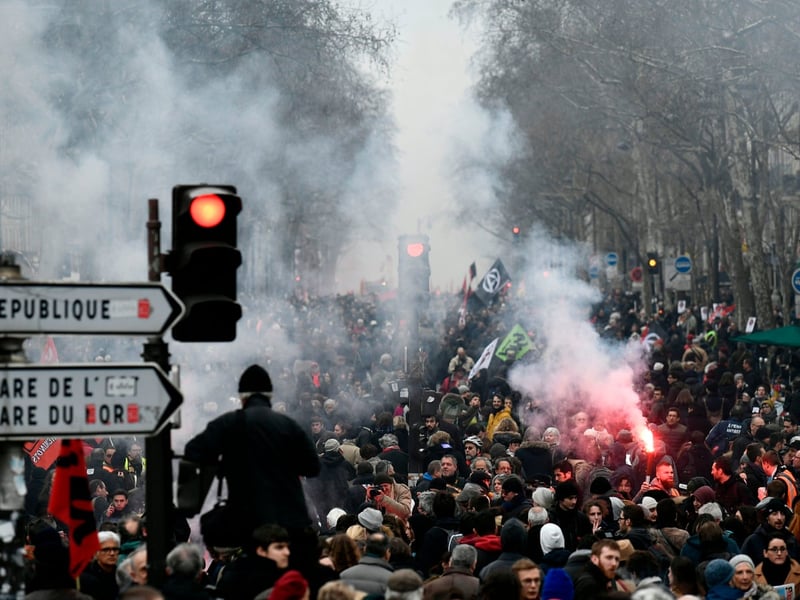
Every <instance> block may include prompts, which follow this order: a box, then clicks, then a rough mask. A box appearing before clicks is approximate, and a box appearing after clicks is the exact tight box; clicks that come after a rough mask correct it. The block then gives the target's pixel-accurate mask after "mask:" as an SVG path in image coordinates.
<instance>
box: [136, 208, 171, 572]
mask: <svg viewBox="0 0 800 600" xmlns="http://www.w3.org/2000/svg"><path fill="white" fill-rule="evenodd" d="M161 264H162V258H161V221H159V218H158V200H156V199H150V200H148V221H147V279H148V281H160V280H161ZM142 358H144V360H145V361H146V362H154V363H156V364H158V366H160V367H161V368H162V369H163V371H164V372H165V373H169V372H170V364H169V348H168V346H167V344H166V343H165V342H164V340H163V338H162V337H161V336H158V337H152V338H149V339H148V341H147V343H146V344H145V345H144V350H143V352H142ZM145 456H147V483H146V487H145V506H146V510H147V513H146V514H147V522H146V526H147V562H148V574H147V579H148V584H149V585H152V586H154V587H160V586H161V584H162V583H163V581H164V578H165V576H166V572H165V569H166V564H167V553H168V552H169V550H170V547H169V543H170V539H169V533H171V532H172V531H173V530H174V524H173V523H172V522H170V519H169V515H170V514H172V513H173V506H172V440H171V433H170V424H169V423H167V424H166V425H165V426H164V427H163V428H162V429H161V431H160V432H158V433H157V434H156V435H152V436H148V437H147V438H145Z"/></svg>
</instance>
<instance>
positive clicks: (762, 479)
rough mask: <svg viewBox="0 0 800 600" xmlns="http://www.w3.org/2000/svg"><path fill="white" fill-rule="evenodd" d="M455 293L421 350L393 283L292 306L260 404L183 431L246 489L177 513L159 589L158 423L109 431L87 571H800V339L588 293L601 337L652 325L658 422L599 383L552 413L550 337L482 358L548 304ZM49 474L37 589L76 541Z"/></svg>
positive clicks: (745, 587)
mask: <svg viewBox="0 0 800 600" xmlns="http://www.w3.org/2000/svg"><path fill="white" fill-rule="evenodd" d="M449 300H450V299H446V298H438V299H437V298H435V299H434V300H433V301H432V305H431V307H430V314H432V315H436V318H430V319H427V318H424V317H423V318H422V320H421V323H420V325H421V329H420V339H421V343H420V345H421V349H420V352H419V353H414V354H413V356H411V357H410V358H409V357H408V355H407V354H403V353H402V351H401V350H400V349H398V347H397V342H398V339H400V338H402V337H403V332H402V331H398V330H397V329H396V328H395V326H394V325H393V324H392V322H391V320H390V318H389V315H390V314H391V310H390V309H388V308H387V307H386V306H384V305H382V304H381V303H377V302H374V301H363V300H359V299H357V298H355V297H353V296H343V297H339V298H336V299H335V300H329V301H322V300H319V299H318V300H314V301H304V302H299V301H296V302H295V305H294V306H293V307H291V309H287V310H286V311H282V312H279V313H278V312H276V313H273V315H272V317H274V319H273V323H274V326H275V327H279V328H283V331H284V332H285V335H286V337H287V339H289V340H291V341H292V343H293V344H294V346H293V347H294V350H293V352H292V353H291V354H288V355H287V356H281V357H278V356H276V355H270V356H269V357H268V359H267V360H265V362H264V366H266V367H267V369H264V368H262V366H259V365H252V366H250V367H248V368H247V369H246V370H245V371H244V372H243V373H242V374H241V377H240V378H239V382H238V391H239V399H240V401H241V406H242V409H241V410H235V411H229V412H224V413H223V414H220V415H217V416H214V417H212V418H209V420H208V422H207V423H205V424H204V428H203V431H202V432H200V433H198V434H197V435H195V436H194V437H192V439H191V440H189V441H188V442H187V443H186V447H185V451H184V458H185V459H186V460H189V461H192V462H195V463H197V464H200V465H206V466H209V467H210V466H218V467H219V469H220V476H221V477H223V478H224V479H225V481H226V483H227V494H228V496H227V504H226V506H225V507H224V508H223V509H220V510H214V511H211V512H209V513H207V514H206V515H204V516H203V518H201V524H200V531H199V532H195V533H194V534H193V533H192V532H191V530H190V528H189V525H188V523H187V522H186V521H185V520H184V519H176V527H175V531H174V532H173V538H174V549H173V550H172V551H171V552H170V554H169V556H168V558H167V574H166V579H165V583H164V584H163V585H161V586H160V588H161V589H160V590H155V589H152V588H149V587H148V586H147V583H148V574H147V545H146V539H147V536H146V520H145V518H144V517H143V516H142V515H143V512H144V504H143V494H142V489H143V485H144V481H145V480H146V458H143V457H142V446H141V444H140V443H137V441H136V440H129V439H121V438H120V439H113V440H102V441H97V440H94V441H93V442H92V443H91V446H95V447H89V448H87V455H88V458H89V460H88V462H87V472H88V479H89V481H90V484H89V485H90V491H91V494H92V498H93V499H92V505H93V508H94V514H95V518H96V521H97V523H98V529H99V530H100V550H99V551H98V553H97V555H96V557H95V560H94V561H93V562H92V564H91V565H90V566H89V567H88V568H87V569H86V570H85V571H84V572H83V574H82V575H81V576H80V580H79V583H80V585H79V589H80V593H82V594H85V595H87V596H89V597H91V598H94V599H95V600H115V599H116V598H118V597H120V598H161V597H163V598H167V599H168V600H169V599H173V598H174V599H177V598H223V599H233V598H236V599H242V598H247V599H249V598H267V597H269V598H272V599H273V600H283V599H285V598H286V599H288V598H297V599H300V598H309V597H310V598H321V599H327V598H331V599H333V598H336V599H350V598H364V597H367V596H369V597H370V598H381V597H384V598H387V599H392V598H400V599H409V600H411V599H422V598H425V599H442V600H444V599H455V598H463V599H465V600H466V599H473V598H487V599H488V598H492V599H493V598H501V597H502V598H520V599H523V600H537V599H540V598H541V599H543V600H548V599H553V600H555V599H558V600H566V599H570V598H575V599H588V598H602V597H608V598H635V599H637V600H638V599H650V598H653V599H661V598H665V599H668V598H687V599H689V598H694V597H705V598H709V599H716V598H762V599H772V598H778V597H792V596H791V595H790V594H791V593H797V592H800V590H797V591H795V590H794V586H796V585H798V584H800V562H798V561H800V516H796V515H797V514H798V513H800V508H798V503H797V502H795V500H796V498H797V497H798V493H797V492H798V489H797V476H798V475H800V454H798V450H800V431H798V420H799V419H800V378H798V373H800V369H798V364H797V357H796V356H795V355H793V354H792V353H787V352H783V351H781V350H778V349H769V350H765V349H763V348H762V349H758V348H750V347H747V346H745V345H743V344H741V343H737V342H736V341H735V340H734V339H733V338H735V337H736V335H737V334H738V332H737V331H736V328H735V325H734V324H733V322H732V321H730V320H729V319H728V318H717V319H714V320H712V321H711V322H709V320H708V319H705V320H703V319H701V318H700V313H699V309H691V308H690V309H689V310H687V311H685V312H683V313H682V314H680V315H679V314H677V313H667V314H662V315H659V316H657V317H656V318H653V319H645V318H644V316H643V315H642V314H641V313H640V312H637V311H636V310H635V308H634V305H633V299H632V298H630V297H625V296H622V295H611V296H609V297H607V298H605V299H604V301H603V302H602V303H600V304H599V305H598V306H596V307H595V310H594V312H593V314H592V315H590V316H589V317H590V318H591V321H592V323H593V325H594V327H595V329H596V332H597V335H598V337H600V338H604V339H607V340H617V341H622V342H626V343H637V340H638V343H644V341H645V338H647V340H648V341H647V343H649V344H651V347H650V348H649V349H648V352H647V353H646V355H647V361H648V364H647V365H646V368H645V369H644V371H643V374H642V376H641V377H640V378H639V379H638V380H637V381H635V382H634V388H635V392H636V393H637V394H638V398H639V409H640V411H641V414H642V416H643V417H644V418H643V422H646V427H644V428H639V429H634V428H633V427H632V425H633V424H632V423H631V424H625V423H617V422H614V423H611V422H606V420H605V417H604V416H603V415H604V414H606V413H605V412H603V411H600V410H599V408H600V407H595V406H591V405H589V406H585V407H582V409H581V410H576V411H574V412H573V413H572V414H568V415H564V414H559V415H558V417H559V418H558V419H555V418H554V419H553V422H551V423H548V422H542V419H537V420H536V421H535V422H534V421H531V420H530V419H529V418H528V416H529V413H530V411H531V407H532V406H534V405H535V403H536V402H537V398H536V397H535V394H532V393H531V392H530V391H529V390H521V389H515V388H514V387H513V385H512V384H511V383H510V380H509V377H508V374H509V372H510V371H511V370H512V369H514V368H515V365H517V364H520V363H521V364H525V363H526V362H530V361H535V360H536V359H537V356H538V355H539V353H540V352H546V348H539V349H537V350H536V351H533V350H530V351H527V352H526V353H524V354H522V353H521V352H520V354H521V355H520V356H517V354H516V353H515V352H514V349H513V348H512V349H511V350H509V351H508V352H507V353H506V358H505V360H502V361H500V360H494V361H492V362H491V363H490V364H488V366H487V365H484V368H483V369H482V370H481V371H480V372H479V374H478V376H475V373H474V372H473V373H472V377H470V374H471V371H473V368H474V366H475V362H476V360H477V359H478V357H479V356H480V355H481V353H482V352H483V349H484V348H485V347H486V345H487V344H489V342H491V340H493V339H495V338H500V339H502V338H504V337H505V336H506V335H507V334H508V333H509V332H510V331H511V330H512V328H513V327H514V326H515V325H517V324H520V323H521V324H522V325H523V326H525V325H526V315H527V314H529V311H530V307H526V306H524V303H523V302H522V301H520V300H519V299H516V298H512V297H508V298H501V299H500V300H499V301H497V302H495V304H493V305H492V306H491V307H480V306H478V307H475V306H470V310H469V311H467V312H466V314H464V312H461V313H459V311H458V308H459V307H461V306H462V305H461V302H460V300H459V301H457V302H453V303H452V306H449V305H448V302H449ZM434 322H437V323H442V324H443V326H442V329H441V330H438V329H437V330H434V328H433V327H432V325H431V323H434ZM334 323H336V324H340V323H341V324H343V325H342V326H338V325H337V326H334V325H333V324H334ZM342 332H344V333H342ZM654 332H655V333H656V335H655V337H653V336H652V335H648V334H653V333H654ZM531 337H534V336H531ZM757 352H762V353H761V354H758V353H757ZM577 368H579V367H577ZM409 390H410V391H409ZM550 408H551V409H553V408H554V407H550ZM555 409H556V410H550V411H544V412H543V413H542V414H545V415H554V414H556V413H558V412H559V411H558V407H555ZM561 412H563V411H561ZM650 436H652V444H651V442H650V440H649V437H650ZM87 444H88V442H87ZM36 477H37V478H38V479H37V482H38V487H37V485H31V486H30V487H31V489H39V490H41V491H40V492H38V493H37V494H35V500H29V502H28V506H27V507H26V510H27V512H28V513H29V515H30V516H31V523H30V524H29V526H28V532H29V533H28V537H29V543H30V545H31V546H32V547H34V548H35V551H34V555H35V560H34V561H33V562H32V563H31V564H32V565H33V568H32V576H31V577H29V586H28V589H29V590H34V592H33V593H35V590H37V589H38V590H47V589H51V588H52V585H53V581H52V580H48V576H47V575H46V573H49V572H50V569H47V568H45V567H42V566H39V567H38V568H37V566H38V565H41V564H45V563H43V562H42V561H46V560H47V558H48V552H51V553H52V554H55V552H54V551H52V549H53V548H56V547H58V546H59V544H61V543H60V538H59V536H58V533H57V530H58V528H59V524H58V523H55V522H53V520H52V518H51V517H49V515H48V514H47V512H46V506H47V501H46V500H47V497H48V473H37V474H36ZM31 483H35V482H34V481H31ZM54 532H55V536H56V537H53V533H54ZM61 537H63V536H61ZM201 544H202V545H201ZM61 546H63V544H61ZM48 548H50V550H48ZM61 550H63V548H62V549H61ZM62 555H63V553H62ZM62 558H63V556H62ZM58 583H59V585H60V586H62V587H70V586H69V585H67V584H68V582H63V581H59V582H58ZM788 586H792V588H791V590H792V591H791V592H790V593H787V590H788V589H789V587H788ZM137 593H139V594H141V595H135V594H137ZM145 593H146V594H150V595H144V594H145ZM781 593H782V594H783V595H780V594H781ZM31 597H45V596H33V595H32V596H31ZM54 597H55V596H54ZM59 597H67V596H59ZM70 597H81V596H79V595H75V596H70Z"/></svg>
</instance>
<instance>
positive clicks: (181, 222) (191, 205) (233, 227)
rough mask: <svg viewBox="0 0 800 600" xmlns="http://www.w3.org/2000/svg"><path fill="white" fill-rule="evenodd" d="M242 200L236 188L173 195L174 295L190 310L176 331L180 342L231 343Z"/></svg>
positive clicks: (185, 189) (181, 188)
mask: <svg viewBox="0 0 800 600" xmlns="http://www.w3.org/2000/svg"><path fill="white" fill-rule="evenodd" d="M241 210H242V200H241V198H239V196H237V195H236V188H235V187H234V186H232V185H208V184H199V185H177V186H175V187H174V188H173V189H172V251H171V252H170V253H169V255H168V256H167V270H168V271H169V274H170V275H171V276H172V291H173V292H175V295H176V296H178V298H180V299H181V301H182V302H183V303H184V304H185V305H186V314H185V316H184V317H183V318H182V319H181V320H180V321H179V322H178V324H177V325H175V326H174V327H173V328H172V337H173V338H174V339H175V340H177V341H179V342H230V341H233V340H235V339H236V323H237V321H238V320H239V319H240V318H241V317H242V307H241V306H240V305H239V304H238V303H237V302H236V295H237V294H236V270H237V269H238V268H239V265H241V264H242V255H241V253H240V252H239V250H238V248H237V247H236V244H237V241H236V238H237V216H238V215H239V213H240V212H241Z"/></svg>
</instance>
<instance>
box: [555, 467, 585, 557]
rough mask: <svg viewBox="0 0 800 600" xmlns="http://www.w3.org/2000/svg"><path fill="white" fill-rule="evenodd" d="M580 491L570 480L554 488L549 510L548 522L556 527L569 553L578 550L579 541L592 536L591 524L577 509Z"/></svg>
mask: <svg viewBox="0 0 800 600" xmlns="http://www.w3.org/2000/svg"><path fill="white" fill-rule="evenodd" d="M579 493H580V490H579V489H578V486H577V484H576V483H575V482H574V481H572V480H571V479H567V480H566V481H562V482H561V483H559V484H558V485H557V486H556V491H555V504H554V505H553V507H552V508H551V509H550V511H549V512H550V522H551V523H554V524H556V525H558V526H559V527H560V528H561V531H562V532H563V534H564V547H565V548H566V549H567V550H569V551H575V550H577V548H578V543H579V542H580V539H581V538H582V537H583V536H585V535H591V534H592V524H591V522H590V521H589V517H587V516H586V515H585V514H584V513H583V512H582V511H579V510H578V509H577V505H578V494H579Z"/></svg>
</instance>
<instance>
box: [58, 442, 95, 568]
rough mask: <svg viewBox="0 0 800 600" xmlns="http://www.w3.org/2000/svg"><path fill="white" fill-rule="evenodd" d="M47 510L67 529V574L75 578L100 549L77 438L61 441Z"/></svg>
mask: <svg viewBox="0 0 800 600" xmlns="http://www.w3.org/2000/svg"><path fill="white" fill-rule="evenodd" d="M47 511H48V512H49V513H50V514H51V515H53V516H54V517H55V518H56V519H58V520H59V521H61V522H62V523H64V524H65V525H66V526H67V527H68V528H69V573H70V576H72V577H73V578H77V577H78V576H79V575H80V574H81V571H83V570H84V569H85V568H86V566H87V565H88V564H89V563H90V562H92V559H93V558H94V555H95V554H96V553H97V551H98V550H99V549H100V542H99V541H98V539H97V529H96V527H95V522H94V510H92V499H91V497H90V496H89V480H88V479H87V478H86V463H85V462H84V460H83V444H81V441H80V440H61V453H60V454H59V456H58V460H57V461H56V473H55V477H54V478H53V488H52V491H51V492H50V503H49V505H48V507H47Z"/></svg>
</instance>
